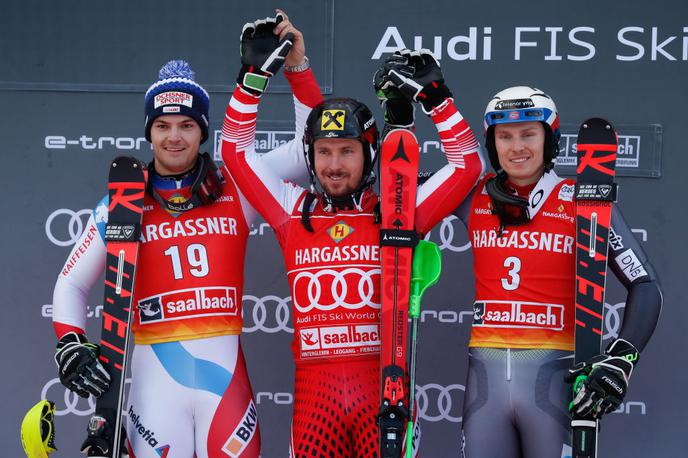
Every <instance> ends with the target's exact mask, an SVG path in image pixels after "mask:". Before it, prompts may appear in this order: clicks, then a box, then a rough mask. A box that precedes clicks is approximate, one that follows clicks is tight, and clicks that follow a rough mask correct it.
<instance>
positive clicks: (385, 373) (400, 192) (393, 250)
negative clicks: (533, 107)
mask: <svg viewBox="0 0 688 458" xmlns="http://www.w3.org/2000/svg"><path fill="white" fill-rule="evenodd" d="M419 156H420V150H419V147H418V142H417V140H416V137H415V136H414V135H413V133H411V132H410V131H408V130H405V129H396V130H392V131H390V132H389V133H388V134H387V136H386V137H385V140H384V142H383V144H382V150H381V153H380V194H381V205H380V206H381V213H382V221H381V229H380V244H381V246H382V249H381V261H382V285H381V287H382V293H381V302H382V330H381V335H382V339H381V341H382V349H381V366H380V367H381V387H380V390H381V393H380V397H381V404H380V411H379V414H378V425H379V434H380V456H381V457H382V458H399V457H401V455H402V451H403V448H404V441H403V438H404V433H406V444H405V446H406V456H407V457H411V456H413V429H414V428H413V419H414V399H415V393H414V392H415V371H416V343H417V332H418V317H419V315H420V298H421V296H422V295H423V293H424V292H425V290H426V289H427V288H428V287H429V286H431V285H433V284H435V283H436V282H437V280H438V279H439V275H440V270H441V259H440V251H439V248H438V247H437V245H435V244H434V243H431V242H426V241H424V240H420V241H419V237H418V234H417V233H416V231H415V229H414V216H415V209H416V189H417V180H418V162H419ZM409 317H411V319H412V330H411V351H410V353H411V360H410V364H409V365H408V366H407V356H408V352H407V346H408V319H409Z"/></svg>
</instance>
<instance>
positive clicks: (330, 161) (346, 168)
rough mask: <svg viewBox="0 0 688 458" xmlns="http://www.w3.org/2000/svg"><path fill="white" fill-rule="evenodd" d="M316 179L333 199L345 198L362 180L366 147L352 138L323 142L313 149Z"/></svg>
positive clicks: (317, 143) (319, 141)
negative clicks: (364, 149)
mask: <svg viewBox="0 0 688 458" xmlns="http://www.w3.org/2000/svg"><path fill="white" fill-rule="evenodd" d="M313 148H314V164H313V165H314V168H315V176H316V177H317V178H318V181H319V182H320V185H321V186H322V187H323V189H324V190H325V192H326V193H327V194H329V195H330V196H332V197H345V196H347V195H349V194H351V193H352V192H354V191H355V190H356V188H358V186H359V185H360V184H361V180H362V179H363V166H364V160H363V145H362V144H361V142H360V141H358V140H355V139H350V138H321V139H318V140H316V141H315V143H314V145H313Z"/></svg>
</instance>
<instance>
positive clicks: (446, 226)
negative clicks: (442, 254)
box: [425, 210, 491, 253]
mask: <svg viewBox="0 0 688 458" xmlns="http://www.w3.org/2000/svg"><path fill="white" fill-rule="evenodd" d="M487 211H490V210H487ZM490 213H491V211H490ZM438 226H439V229H438V230H437V234H438V236H437V237H435V236H434V235H433V234H435V232H434V230H435V229H433V230H431V231H428V233H427V234H426V235H425V240H433V241H434V240H437V238H439V241H438V243H437V245H439V247H440V250H449V251H452V252H454V253H461V252H464V251H468V249H469V248H470V247H471V242H470V241H469V240H468V235H467V234H466V228H465V227H464V225H463V223H462V222H461V220H460V219H459V218H458V217H456V216H455V215H450V216H447V217H445V218H443V219H442V223H441V224H439V225H438ZM438 226H435V227H438ZM455 226H457V227H458V229H456V228H455ZM459 236H463V237H461V238H463V239H465V242H463V244H461V240H458V239H459V238H460V237H459ZM456 242H458V243H456Z"/></svg>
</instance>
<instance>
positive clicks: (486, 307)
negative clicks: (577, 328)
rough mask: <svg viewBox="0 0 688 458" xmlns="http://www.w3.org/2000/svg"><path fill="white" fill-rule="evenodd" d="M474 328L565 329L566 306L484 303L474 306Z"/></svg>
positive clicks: (534, 303)
mask: <svg viewBox="0 0 688 458" xmlns="http://www.w3.org/2000/svg"><path fill="white" fill-rule="evenodd" d="M473 326H486V327H493V328H539V329H553V330H556V331H561V330H562V329H564V306H563V305H559V304H539V303H537V302H508V301H484V302H476V303H474V304H473Z"/></svg>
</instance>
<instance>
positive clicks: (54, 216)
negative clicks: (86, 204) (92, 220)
mask: <svg viewBox="0 0 688 458" xmlns="http://www.w3.org/2000/svg"><path fill="white" fill-rule="evenodd" d="M91 212H92V210H90V209H88V208H84V209H82V210H76V211H75V210H71V209H69V208H60V209H57V210H55V211H54V212H52V213H51V214H50V215H49V216H48V219H47V220H46V221H45V235H46V236H47V237H48V240H50V241H51V242H52V243H53V244H55V245H57V246H63V247H64V246H72V245H74V244H75V243H76V241H77V240H79V237H81V234H82V233H83V232H84V228H85V227H86V222H87V221H88V218H89V216H90V215H91ZM95 232H97V231H95V230H94V235H95ZM90 239H91V240H92V239H93V237H90ZM85 248H86V247H84V249H85Z"/></svg>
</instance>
